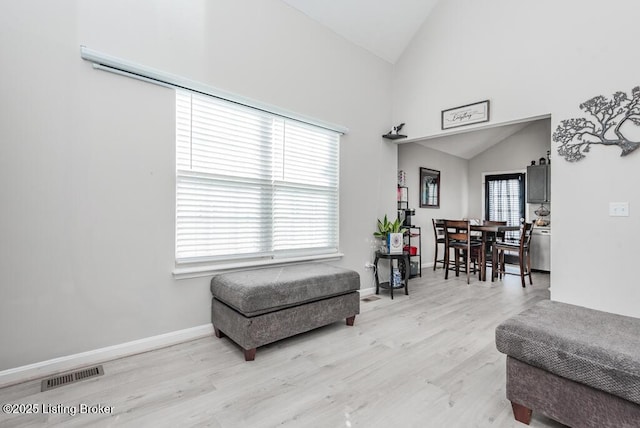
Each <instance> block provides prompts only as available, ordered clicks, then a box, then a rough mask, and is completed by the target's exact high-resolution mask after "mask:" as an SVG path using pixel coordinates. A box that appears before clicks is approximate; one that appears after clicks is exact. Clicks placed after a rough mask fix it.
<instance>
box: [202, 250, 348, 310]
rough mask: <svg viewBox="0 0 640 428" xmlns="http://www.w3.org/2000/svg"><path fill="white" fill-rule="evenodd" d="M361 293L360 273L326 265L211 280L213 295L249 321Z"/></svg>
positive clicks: (283, 268)
mask: <svg viewBox="0 0 640 428" xmlns="http://www.w3.org/2000/svg"><path fill="white" fill-rule="evenodd" d="M358 289H360V276H359V275H358V273H357V272H355V271H351V270H347V269H342V268H339V267H336V266H331V265H328V264H323V263H310V264H302V265H291V266H284V267H272V268H265V269H255V270H246V271H240V272H231V273H225V274H221V275H217V276H215V277H213V279H212V280H211V294H212V295H213V296H214V297H215V298H217V299H218V300H221V301H223V302H225V303H226V304H227V305H229V306H231V307H232V308H234V309H235V310H237V311H238V312H240V313H242V314H244V315H245V316H248V317H251V316H255V315H260V314H264V313H268V312H273V311H276V310H279V309H284V308H288V307H292V306H296V305H300V304H303V303H307V302H313V301H315V300H318V299H324V298H327V297H332V296H339V295H342V294H346V293H350V292H353V291H357V290H358Z"/></svg>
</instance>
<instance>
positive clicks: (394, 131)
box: [382, 123, 407, 140]
mask: <svg viewBox="0 0 640 428" xmlns="http://www.w3.org/2000/svg"><path fill="white" fill-rule="evenodd" d="M403 127H404V123H401V124H400V125H398V126H394V127H392V128H391V131H389V132H387V133H386V134H384V135H383V136H382V138H386V139H389V140H398V139H400V138H407V136H406V135H402V134H400V130H401V129H402V128H403Z"/></svg>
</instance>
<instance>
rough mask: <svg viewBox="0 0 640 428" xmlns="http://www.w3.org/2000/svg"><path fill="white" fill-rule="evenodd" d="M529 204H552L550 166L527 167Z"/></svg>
mask: <svg viewBox="0 0 640 428" xmlns="http://www.w3.org/2000/svg"><path fill="white" fill-rule="evenodd" d="M527 202H529V203H530V204H542V203H545V202H551V168H550V166H549V165H531V166H528V167H527Z"/></svg>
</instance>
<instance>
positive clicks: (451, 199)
mask: <svg viewBox="0 0 640 428" xmlns="http://www.w3.org/2000/svg"><path fill="white" fill-rule="evenodd" d="M421 167H423V168H430V169H435V170H438V171H440V207H439V208H420V168H421ZM468 168H469V162H468V161H467V160H466V159H462V158H459V157H456V156H451V155H448V154H446V153H443V152H440V151H438V150H434V149H431V148H428V147H424V146H422V145H420V144H417V143H407V144H400V145H399V147H398V170H402V171H404V172H405V173H406V176H407V184H406V185H407V187H408V188H409V208H414V209H415V210H416V214H415V216H413V218H412V223H413V225H415V226H420V227H421V228H422V264H423V266H425V265H427V266H426V267H429V266H433V256H434V253H435V245H434V240H435V237H434V233H433V225H432V223H431V220H432V219H434V218H462V217H467V213H468V195H469V191H468V182H469V181H468ZM441 247H442V246H441ZM439 251H440V252H439V254H438V257H439V258H441V256H442V255H443V252H442V248H440V250H439Z"/></svg>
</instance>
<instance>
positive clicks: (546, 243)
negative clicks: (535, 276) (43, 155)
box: [531, 227, 551, 272]
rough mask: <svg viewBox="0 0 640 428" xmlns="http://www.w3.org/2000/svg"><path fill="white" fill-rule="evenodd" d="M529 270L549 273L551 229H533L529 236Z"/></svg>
mask: <svg viewBox="0 0 640 428" xmlns="http://www.w3.org/2000/svg"><path fill="white" fill-rule="evenodd" d="M531 269H534V270H541V271H546V272H549V271H551V228H550V227H534V228H533V233H532V234H531Z"/></svg>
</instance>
